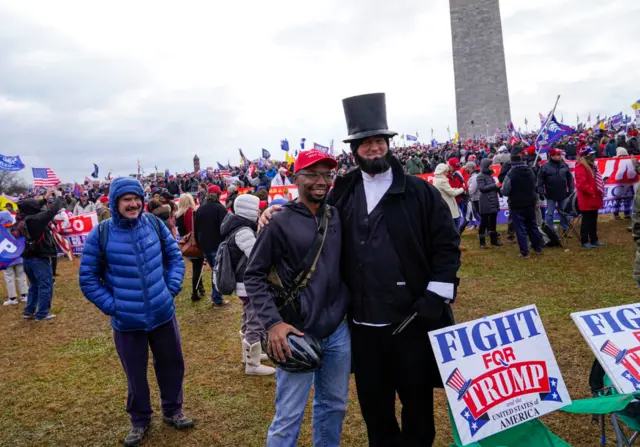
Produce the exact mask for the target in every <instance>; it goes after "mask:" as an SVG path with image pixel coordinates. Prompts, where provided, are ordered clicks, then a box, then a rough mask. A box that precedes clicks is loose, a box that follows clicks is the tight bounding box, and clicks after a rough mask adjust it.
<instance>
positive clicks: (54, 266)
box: [50, 256, 58, 276]
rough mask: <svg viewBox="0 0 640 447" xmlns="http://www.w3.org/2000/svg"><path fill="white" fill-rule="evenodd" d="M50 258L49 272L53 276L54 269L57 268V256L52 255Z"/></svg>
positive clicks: (54, 273) (54, 274)
mask: <svg viewBox="0 0 640 447" xmlns="http://www.w3.org/2000/svg"><path fill="white" fill-rule="evenodd" d="M50 259H51V272H52V273H53V276H56V270H58V257H57V256H53V257H52V258H50Z"/></svg>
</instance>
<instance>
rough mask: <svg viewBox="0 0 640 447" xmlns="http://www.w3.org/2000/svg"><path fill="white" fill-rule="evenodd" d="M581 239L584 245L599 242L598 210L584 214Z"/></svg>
mask: <svg viewBox="0 0 640 447" xmlns="http://www.w3.org/2000/svg"><path fill="white" fill-rule="evenodd" d="M580 239H581V242H582V243H583V244H588V243H592V244H595V243H596V242H598V210H594V211H583V212H582V225H580Z"/></svg>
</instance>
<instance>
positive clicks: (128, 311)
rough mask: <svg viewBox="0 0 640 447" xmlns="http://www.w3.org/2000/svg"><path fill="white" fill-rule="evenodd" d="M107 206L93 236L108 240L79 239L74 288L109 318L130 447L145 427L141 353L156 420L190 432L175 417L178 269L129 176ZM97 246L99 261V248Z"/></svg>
mask: <svg viewBox="0 0 640 447" xmlns="http://www.w3.org/2000/svg"><path fill="white" fill-rule="evenodd" d="M109 204H110V205H109V206H110V208H111V216H112V217H111V221H110V222H109V225H108V226H103V227H102V229H101V230H102V231H108V237H106V238H105V237H104V235H103V237H102V238H101V237H100V231H99V228H98V227H96V228H94V229H93V230H92V231H91V233H89V236H88V237H87V240H86V243H85V247H84V251H83V253H82V261H81V264H80V288H81V289H82V293H83V294H84V296H86V297H87V299H88V300H89V301H91V302H92V303H93V304H95V305H96V306H97V307H98V309H100V310H101V311H102V312H104V313H105V314H106V315H109V316H111V326H113V339H114V342H115V345H116V350H117V351H118V355H119V356H120V360H121V362H122V365H123V367H124V371H125V374H126V376H127V382H128V385H129V393H128V397H127V412H128V413H129V415H130V417H131V424H132V429H131V431H130V432H129V434H128V435H127V437H126V439H125V443H124V444H125V446H137V445H139V444H140V442H141V441H142V439H143V437H144V435H145V433H146V431H147V428H148V427H149V424H150V422H151V413H152V411H151V402H150V397H149V384H148V382H147V366H148V360H149V346H151V352H152V353H153V358H154V368H155V371H156V377H157V379H158V384H159V386H160V395H161V397H162V412H163V414H164V416H163V420H164V421H165V422H166V423H167V424H169V425H172V426H174V427H176V428H189V427H192V426H193V421H192V420H191V419H188V418H186V417H185V416H184V415H183V414H182V380H183V377H184V361H183V358H182V347H181V344H180V332H179V329H178V323H177V321H176V317H175V305H174V302H173V299H174V297H175V296H176V295H177V294H178V293H180V290H181V288H182V279H183V276H184V262H183V260H182V254H181V253H180V250H179V249H178V244H177V243H176V241H175V239H174V238H173V237H172V236H171V233H170V232H169V230H168V229H167V227H166V226H165V225H164V224H163V223H162V222H161V221H158V220H157V218H156V217H155V216H153V215H150V214H146V213H143V212H142V211H143V209H144V208H143V207H144V191H143V189H142V186H141V185H140V182H138V181H137V180H135V179H133V178H129V177H122V178H117V179H115V180H114V181H113V183H112V184H111V188H110V193H109ZM152 219H156V221H155V222H154V221H152ZM105 222H106V221H105ZM155 224H158V225H157V226H156V225H155ZM158 229H159V231H158ZM160 238H162V241H161V240H160ZM105 239H106V246H105V247H104V248H105V250H104V254H103V253H102V250H101V247H100V245H101V240H102V243H103V244H104V243H105ZM103 278H104V279H103Z"/></svg>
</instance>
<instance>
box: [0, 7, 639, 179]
mask: <svg viewBox="0 0 640 447" xmlns="http://www.w3.org/2000/svg"><path fill="white" fill-rule="evenodd" d="M501 14H502V23H503V32H504V43H505V51H506V61H507V78H508V81H509V93H510V98H511V114H512V117H513V121H514V123H515V125H516V127H518V126H522V127H523V128H524V119H525V116H526V117H527V118H528V120H529V126H530V127H531V124H533V123H536V120H537V115H538V112H543V113H546V112H547V111H548V110H549V109H550V108H551V107H552V106H553V102H554V100H555V97H556V95H557V94H561V95H562V98H561V99H560V104H559V107H558V112H557V114H556V115H557V116H558V118H560V117H561V116H564V120H565V122H567V123H570V124H573V125H575V121H576V113H579V114H580V116H581V117H586V115H587V114H588V113H589V112H590V113H591V116H592V119H595V116H596V115H597V114H598V113H600V114H601V115H603V116H604V115H605V114H608V115H611V114H615V113H618V112H619V111H621V110H622V111H624V112H625V113H629V114H631V111H632V110H631V108H630V105H631V104H632V102H634V101H635V100H637V99H638V98H640V87H639V84H638V79H639V78H638V76H639V73H640V56H639V55H638V41H639V39H638V36H637V29H638V23H640V2H639V1H638V0H606V1H602V0H535V1H530V0H503V1H501ZM378 91H383V92H386V94H387V106H388V117H389V125H390V127H391V128H392V129H393V130H396V131H398V132H400V133H414V132H415V131H416V130H417V131H420V133H421V136H422V137H424V139H428V137H430V135H429V133H430V129H431V128H433V129H434V130H435V137H436V138H437V139H439V140H444V139H446V137H447V131H446V129H447V125H450V126H451V129H452V132H453V130H454V129H455V125H456V123H455V92H454V81H453V64H452V55H451V30H450V24H449V2H448V0H395V1H390V0H348V1H340V0H323V1H318V2H306V1H304V2H301V1H297V0H273V1H270V2H264V1H257V0H256V1H254V0H249V1H245V2H229V1H221V0H208V1H205V0H199V1H191V0H182V1H181V2H176V1H158V0H155V1H146V0H144V1H143V0H135V1H131V0H126V1H125V0H111V1H109V2H105V1H100V2H99V1H96V0H78V1H73V0H55V1H51V0H0V153H2V154H4V155H16V154H17V155H20V156H21V157H22V160H23V161H24V162H25V164H26V165H27V168H31V167H50V168H53V169H54V170H55V171H56V172H57V173H58V175H59V176H60V177H61V178H62V179H63V181H71V182H72V181H82V180H83V179H84V176H85V175H87V174H89V173H90V172H91V170H92V163H93V162H95V163H98V165H99V166H100V168H101V171H102V172H101V177H102V176H104V175H106V172H107V171H108V170H109V169H110V168H112V169H113V172H114V174H116V175H118V174H119V175H126V174H128V173H131V172H134V171H135V170H136V163H137V159H140V160H141V163H142V166H143V168H144V169H145V171H146V172H151V171H153V167H154V165H157V166H158V169H159V170H164V169H165V168H170V169H171V170H172V171H180V172H183V171H184V170H185V169H189V170H191V169H192V163H193V162H192V158H193V155H194V154H196V153H197V154H198V155H199V156H200V159H201V160H202V166H203V167H206V166H215V162H216V161H221V162H223V163H226V162H227V160H230V161H231V163H232V164H237V163H238V150H237V148H239V147H241V148H243V149H244V152H245V154H246V155H247V156H248V157H249V158H257V157H258V156H259V155H260V149H261V148H263V147H264V148H266V149H268V150H270V151H271V154H272V155H273V156H279V157H280V158H283V157H282V152H281V151H280V149H279V140H280V139H281V138H285V137H286V138H288V139H289V142H290V143H291V146H292V148H294V147H297V145H298V143H299V140H300V138H301V137H306V138H307V144H308V145H309V144H313V142H314V141H315V142H318V143H321V144H324V145H329V141H330V140H331V139H332V138H333V139H335V141H336V148H341V147H342V143H341V140H342V138H344V137H345V136H346V125H345V123H344V116H343V111H342V103H341V100H342V98H344V97H347V96H352V95H357V94H363V93H371V92H378ZM23 172H25V171H23ZM25 175H27V176H28V178H29V179H30V178H31V177H30V170H29V171H28V172H25Z"/></svg>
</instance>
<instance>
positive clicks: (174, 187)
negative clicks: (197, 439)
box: [167, 180, 180, 196]
mask: <svg viewBox="0 0 640 447" xmlns="http://www.w3.org/2000/svg"><path fill="white" fill-rule="evenodd" d="M167 191H169V193H170V194H171V195H172V196H177V195H178V194H180V187H179V186H178V183H176V181H175V180H170V181H169V183H167Z"/></svg>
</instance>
